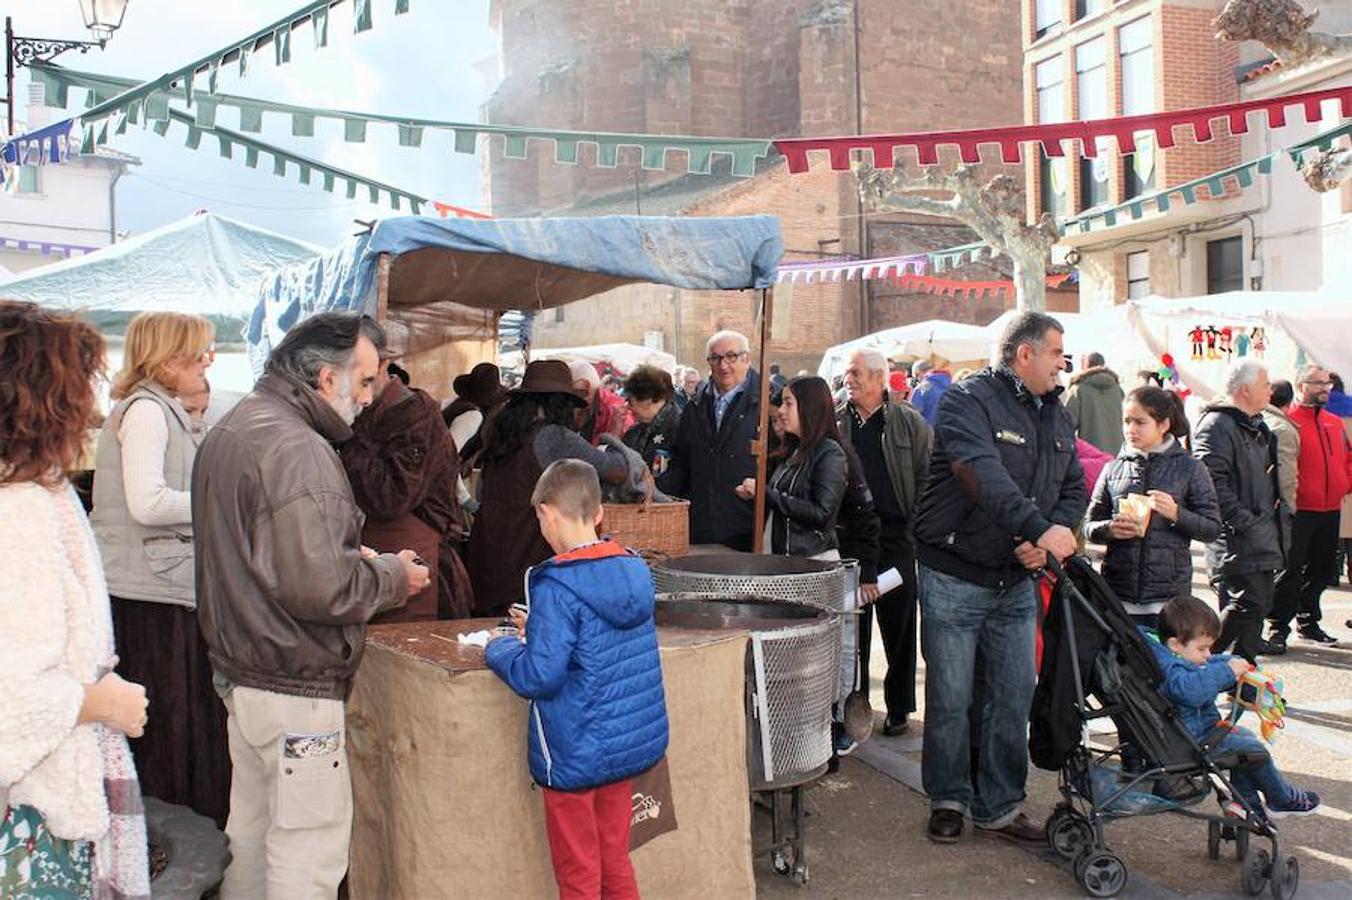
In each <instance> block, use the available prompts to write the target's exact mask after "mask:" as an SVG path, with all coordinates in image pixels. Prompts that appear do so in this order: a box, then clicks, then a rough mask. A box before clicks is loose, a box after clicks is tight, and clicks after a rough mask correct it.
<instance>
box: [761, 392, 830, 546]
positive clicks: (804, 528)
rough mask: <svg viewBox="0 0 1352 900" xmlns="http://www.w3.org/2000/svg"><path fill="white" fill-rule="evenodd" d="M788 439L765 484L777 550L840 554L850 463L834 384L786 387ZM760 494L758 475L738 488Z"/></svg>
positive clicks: (772, 540) (784, 409) (784, 407)
mask: <svg viewBox="0 0 1352 900" xmlns="http://www.w3.org/2000/svg"><path fill="white" fill-rule="evenodd" d="M781 414H782V415H783V417H784V442H783V445H782V446H781V448H780V462H779V465H778V466H776V467H775V470H774V473H773V474H772V475H771V476H770V477H769V479H768V483H767V484H766V487H765V505H766V509H767V511H768V512H769V513H770V516H769V521H768V523H767V528H768V531H769V540H768V541H767V546H768V547H769V550H770V552H771V553H776V554H780V555H785V556H803V557H809V558H813V559H839V558H840V553H839V549H838V548H839V544H838V543H837V541H836V518H837V516H838V515H839V513H840V506H841V501H842V500H843V498H844V496H845V488H846V484H847V481H848V463H847V461H846V456H845V450H844V449H843V445H842V443H841V440H840V433H839V432H838V431H837V430H836V416H835V405H834V404H833V403H832V400H831V389H830V388H829V387H828V386H827V384H826V382H825V381H824V380H823V379H821V378H816V377H803V378H795V379H794V380H792V381H790V382H789V384H788V386H787V387H785V389H784V395H783V403H782V405H781ZM737 495H738V496H739V497H742V498H743V499H747V500H749V499H751V498H753V497H754V496H755V481H754V479H750V478H748V479H746V480H745V481H743V482H742V484H741V485H739V486H738V488H737Z"/></svg>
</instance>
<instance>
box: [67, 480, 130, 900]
mask: <svg viewBox="0 0 1352 900" xmlns="http://www.w3.org/2000/svg"><path fill="white" fill-rule="evenodd" d="M66 491H67V498H66V499H67V501H68V502H66V503H65V504H62V505H61V506H60V507H59V509H60V511H61V527H62V533H63V535H64V536H65V538H66V539H65V540H64V541H63V543H64V544H65V547H66V552H67V556H68V559H69V561H70V565H71V570H72V571H73V572H74V573H75V576H76V577H77V578H78V579H79V580H80V582H81V583H82V584H83V585H84V586H85V595H86V596H88V597H90V598H93V599H94V600H95V601H96V602H97V601H99V600H100V599H101V600H102V605H101V611H102V616H101V621H100V623H99V624H100V629H101V631H102V632H103V635H104V644H105V646H104V658H105V659H108V660H112V658H113V656H114V653H115V649H114V647H113V619H112V608H111V606H110V604H109V601H108V586H107V585H106V584H105V583H104V580H103V568H102V566H100V565H98V559H99V551H98V545H97V544H96V543H95V542H94V532H93V531H92V530H91V529H90V527H89V520H88V519H87V518H86V517H85V515H84V511H83V509H81V507H80V501H79V498H78V497H76V495H75V489H74V488H72V487H70V486H67V489H66ZM81 545H83V546H81ZM110 669H111V667H105V666H100V667H99V673H98V674H99V677H102V676H103V675H104V674H106V672H108V671H109V670H110ZM94 728H95V729H96V731H97V733H98V738H99V750H100V752H101V753H102V755H103V790H104V793H105V794H106V795H107V798H108V830H107V831H106V832H104V833H103V836H102V837H100V838H99V839H98V840H96V841H95V842H94V860H93V862H94V872H93V875H94V900H149V897H150V862H149V854H148V850H147V840H146V822H145V810H144V807H143V806H142V804H141V785H140V782H139V781H137V780H136V768H135V766H134V765H133V764H132V759H131V748H130V747H129V746H128V745H127V738H126V735H124V734H122V733H121V732H119V731H115V730H113V729H111V728H105V727H104V726H102V725H95V726H94Z"/></svg>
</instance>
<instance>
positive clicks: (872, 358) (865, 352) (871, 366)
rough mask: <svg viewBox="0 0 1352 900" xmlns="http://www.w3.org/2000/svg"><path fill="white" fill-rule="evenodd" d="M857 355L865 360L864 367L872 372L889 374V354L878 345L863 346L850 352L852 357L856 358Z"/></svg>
mask: <svg viewBox="0 0 1352 900" xmlns="http://www.w3.org/2000/svg"><path fill="white" fill-rule="evenodd" d="M856 356H857V357H859V358H860V359H862V360H863V361H864V368H866V369H868V370H869V371H870V372H881V373H883V374H884V375H886V374H887V356H886V354H884V353H883V351H881V350H879V349H877V348H876V347H861V348H860V349H858V350H856V351H854V352H853V353H851V354H850V359H854V358H855V357H856Z"/></svg>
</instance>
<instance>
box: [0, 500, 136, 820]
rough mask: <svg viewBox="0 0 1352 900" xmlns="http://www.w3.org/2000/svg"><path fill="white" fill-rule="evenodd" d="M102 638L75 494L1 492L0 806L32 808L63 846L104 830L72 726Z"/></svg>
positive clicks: (107, 634)
mask: <svg viewBox="0 0 1352 900" xmlns="http://www.w3.org/2000/svg"><path fill="white" fill-rule="evenodd" d="M111 632H112V622H111V619H110V614H109V607H108V591H107V588H106V587H105V586H104V583H103V567H102V566H101V565H100V563H99V557H98V550H97V548H96V547H95V544H94V536H93V533H92V532H91V531H90V528H89V523H88V521H87V520H86V518H85V514H84V510H83V509H81V508H80V505H79V500H78V499H77V498H76V496H75V492H74V490H72V489H71V487H70V485H69V484H65V483H63V484H62V485H61V486H60V487H58V488H55V489H47V488H44V487H41V486H39V485H37V484H33V483H23V484H12V485H5V486H0V805H3V804H4V803H5V802H8V803H10V804H13V805H15V806H18V805H21V804H27V805H30V806H33V807H35V808H36V809H37V810H38V811H39V812H41V813H42V815H43V816H44V817H45V819H46V821H47V826H48V828H50V829H51V832H52V834H54V835H56V836H57V837H60V838H66V839H67V840H82V841H92V840H96V839H97V838H99V837H101V836H102V835H103V833H104V832H105V831H107V830H108V803H107V800H106V798H105V796H104V788H103V757H102V755H101V753H100V752H99V745H98V736H97V734H96V727H97V726H95V725H77V724H76V719H77V718H78V717H79V712H80V706H81V704H82V703H83V701H84V686H85V685H86V684H92V683H93V682H94V681H95V680H96V678H97V676H98V674H99V670H100V667H101V666H106V665H107V664H108V663H109V662H110V660H109V659H108V658H107V651H108V648H111V646H112V639H111Z"/></svg>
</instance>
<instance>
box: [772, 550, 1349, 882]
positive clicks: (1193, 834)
mask: <svg viewBox="0 0 1352 900" xmlns="http://www.w3.org/2000/svg"><path fill="white" fill-rule="evenodd" d="M1199 562H1200V561H1199ZM1197 571H1198V572H1199V578H1198V584H1197V588H1196V591H1195V593H1196V594H1197V596H1199V597H1208V598H1209V597H1211V596H1213V595H1212V594H1211V592H1210V590H1209V589H1207V588H1206V587H1205V586H1204V583H1203V580H1202V579H1201V577H1200V572H1201V567H1200V565H1199V566H1198V568H1197ZM1324 611H1325V621H1324V627H1325V628H1326V630H1328V631H1329V632H1330V633H1332V634H1334V635H1335V636H1338V637H1340V638H1343V639H1344V647H1343V648H1339V649H1322V648H1315V647H1311V646H1310V645H1302V644H1301V643H1300V642H1298V641H1292V643H1291V652H1290V653H1289V654H1288V655H1287V656H1285V657H1281V658H1274V659H1272V660H1269V661H1268V668H1269V669H1271V670H1272V671H1274V672H1276V673H1278V674H1280V675H1281V676H1282V677H1283V678H1284V679H1285V681H1286V694H1287V699H1288V702H1289V703H1290V706H1289V707H1288V715H1287V727H1286V731H1285V734H1284V735H1283V736H1282V738H1281V739H1280V740H1279V741H1278V743H1277V744H1276V746H1275V747H1274V748H1273V753H1274V756H1275V757H1276V760H1277V763H1278V765H1279V766H1280V767H1281V769H1282V770H1283V772H1285V773H1286V774H1287V776H1288V777H1289V778H1290V779H1291V780H1292V781H1293V782H1294V783H1296V784H1297V785H1299V786H1302V787H1307V788H1312V789H1314V790H1316V791H1318V792H1319V794H1320V796H1321V797H1322V798H1323V800H1324V806H1323V815H1320V816H1312V817H1309V818H1301V819H1287V820H1285V821H1284V822H1283V823H1282V826H1281V827H1282V839H1283V845H1284V850H1285V851H1287V852H1293V853H1295V854H1296V856H1297V857H1298V858H1299V860H1300V867H1301V885H1300V891H1299V894H1298V896H1299V897H1302V898H1309V900H1319V898H1334V897H1337V898H1352V629H1349V628H1347V627H1345V626H1344V622H1345V621H1346V620H1347V619H1349V618H1352V591H1349V590H1347V589H1346V585H1344V586H1343V588H1341V589H1335V590H1330V591H1328V592H1326V593H1325V595H1324ZM921 665H922V669H921V673H920V677H921V679H922V682H923V677H924V671H923V662H922V664H921ZM872 666H873V673H872V674H873V696H872V700H873V704H874V708H875V709H878V710H881V709H882V692H881V679H882V675H883V672H884V671H885V665H884V663H883V652H882V647H881V645H875V647H874V650H873V656H872ZM922 696H923V690H922ZM921 702H922V706H923V699H922V701H921ZM923 717H924V710H923V708H922V709H921V710H920V712H919V713H918V715H917V716H916V717H915V718H914V719H913V725H912V730H911V733H910V734H907V735H905V736H902V737H897V738H884V737H882V736H881V733H877V734H875V737H874V738H873V739H872V740H871V741H868V742H867V743H865V744H864V745H863V746H861V747H860V748H859V750H858V751H857V752H856V753H855V755H854V756H852V757H850V758H847V759H846V760H844V761H843V764H842V766H841V769H840V771H839V772H838V773H837V774H835V775H832V776H827V777H826V778H823V779H821V780H820V781H818V782H817V783H816V784H815V785H814V786H813V787H812V788H810V789H809V793H808V799H807V803H808V810H809V813H810V814H811V815H810V817H809V819H808V837H809V840H808V862H809V866H810V881H809V884H808V885H807V886H806V887H798V886H796V885H794V884H793V883H792V882H790V881H788V880H787V879H785V878H782V877H779V876H777V875H775V874H774V872H773V871H772V869H771V867H770V865H769V855H768V854H767V853H758V854H757V856H756V878H757V888H758V890H757V893H758V894H759V895H760V896H762V897H802V898H807V897H841V898H856V897H858V898H873V897H922V896H923V897H974V898H997V897H1080V896H1083V893H1082V891H1081V890H1080V888H1079V886H1078V885H1077V884H1076V882H1075V879H1074V876H1073V875H1072V874H1071V873H1070V871H1069V868H1068V867H1064V866H1063V865H1062V864H1061V863H1060V862H1059V860H1056V859H1055V858H1054V857H1052V855H1051V854H1050V853H1049V852H1046V851H1042V852H1035V851H1031V850H1025V849H1022V848H1019V847H1015V846H1013V845H1011V844H1007V843H1004V842H1001V841H999V840H996V839H993V838H989V837H985V836H971V834H970V832H969V833H968V835H967V836H965V837H964V840H963V841H962V842H961V843H960V844H957V845H953V846H941V845H937V844H933V843H931V842H930V841H928V840H927V839H926V837H925V823H926V818H927V815H928V804H927V803H926V801H925V797H924V795H923V793H922V791H921V786H920V747H921V742H922V737H921V736H922V734H923V727H924V723H923ZM1028 793H1029V801H1028V804H1027V811H1028V813H1029V814H1030V815H1031V816H1033V817H1034V818H1037V819H1042V818H1044V817H1045V816H1046V815H1048V813H1050V811H1051V810H1052V808H1053V807H1054V805H1055V803H1056V801H1057V800H1058V799H1059V794H1058V792H1057V787H1056V774H1055V773H1053V772H1042V771H1038V770H1036V769H1034V770H1033V772H1032V776H1031V777H1030V780H1029V786H1028ZM1207 802H1211V801H1207ZM757 833H758V836H759V837H760V839H761V840H762V841H765V840H768V818H767V817H766V816H764V815H760V816H759V817H758V819H757ZM1108 844H1109V847H1111V848H1112V849H1113V850H1114V851H1116V852H1117V853H1118V854H1119V855H1120V856H1121V857H1122V858H1123V860H1124V861H1125V862H1126V864H1127V867H1128V869H1129V871H1130V880H1129V882H1128V885H1127V889H1126V891H1125V892H1124V894H1123V896H1124V897H1129V898H1138V900H1147V898H1148V900H1154V898H1177V897H1182V896H1188V897H1206V898H1218V897H1236V896H1243V895H1242V894H1241V893H1240V892H1239V866H1238V864H1237V863H1236V862H1235V861H1234V858H1233V856H1232V855H1231V856H1225V855H1223V856H1222V859H1221V860H1218V861H1216V862H1212V861H1210V860H1208V859H1207V858H1206V825H1205V823H1202V822H1196V821H1191V820H1188V819H1185V818H1183V817H1181V816H1176V815H1168V814H1165V815H1154V816H1144V817H1138V818H1134V819H1127V820H1121V821H1118V822H1115V823H1114V824H1113V825H1112V826H1111V827H1110V829H1109V831H1108ZM1255 846H1262V844H1258V843H1255Z"/></svg>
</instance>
